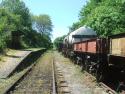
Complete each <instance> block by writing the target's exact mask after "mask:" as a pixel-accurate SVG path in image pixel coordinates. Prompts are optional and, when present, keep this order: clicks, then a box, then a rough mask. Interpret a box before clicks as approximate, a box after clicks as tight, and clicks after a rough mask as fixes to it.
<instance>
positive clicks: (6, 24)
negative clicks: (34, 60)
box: [0, 9, 20, 51]
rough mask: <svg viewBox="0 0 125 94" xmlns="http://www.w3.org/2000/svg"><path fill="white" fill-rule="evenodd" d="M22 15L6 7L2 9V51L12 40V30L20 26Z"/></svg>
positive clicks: (0, 29) (0, 41)
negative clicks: (10, 11) (7, 9)
mask: <svg viewBox="0 0 125 94" xmlns="http://www.w3.org/2000/svg"><path fill="white" fill-rule="evenodd" d="M19 19H20V16H18V15H14V14H12V13H9V12H8V11H6V10H5V9H0V51H2V50H3V49H4V48H6V46H8V45H9V43H10V42H11V32H10V31H12V30H15V29H16V28H17V27H18V26H20V23H19V21H20V20H19Z"/></svg>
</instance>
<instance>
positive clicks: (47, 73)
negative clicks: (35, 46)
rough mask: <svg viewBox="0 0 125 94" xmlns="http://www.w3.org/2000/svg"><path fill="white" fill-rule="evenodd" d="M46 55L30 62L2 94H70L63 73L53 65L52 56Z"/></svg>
mask: <svg viewBox="0 0 125 94" xmlns="http://www.w3.org/2000/svg"><path fill="white" fill-rule="evenodd" d="M47 55H49V57H48V56H47ZM47 55H45V56H43V58H45V60H41V58H42V57H40V58H39V59H38V60H37V61H36V63H34V64H32V65H31V66H30V67H29V68H28V69H27V71H26V72H25V73H24V74H23V75H22V76H21V77H20V78H19V79H18V80H17V81H15V83H14V84H12V85H11V86H10V87H9V88H8V89H7V90H5V91H4V92H3V94H70V90H69V87H68V84H67V82H66V80H65V79H64V76H63V73H62V72H61V70H60V69H59V68H58V67H57V66H56V65H55V60H54V56H52V55H51V54H49V53H48V54H47ZM47 57H48V58H47ZM45 63H46V64H45ZM50 63H51V64H50ZM43 64H44V65H43Z"/></svg>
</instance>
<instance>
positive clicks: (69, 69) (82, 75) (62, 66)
mask: <svg viewBox="0 0 125 94" xmlns="http://www.w3.org/2000/svg"><path fill="white" fill-rule="evenodd" d="M54 56H55V63H56V66H57V68H58V69H59V70H61V71H62V72H63V75H64V78H65V80H66V81H67V83H68V86H69V88H70V91H71V94H107V93H105V92H104V91H103V90H102V89H101V88H99V87H98V86H97V84H96V80H95V78H93V77H92V76H90V75H89V74H88V73H87V72H85V71H83V72H81V68H80V67H79V66H78V65H74V64H73V63H72V62H71V61H70V60H69V59H67V58H64V57H63V56H62V55H61V54H60V53H58V52H56V51H55V52H54Z"/></svg>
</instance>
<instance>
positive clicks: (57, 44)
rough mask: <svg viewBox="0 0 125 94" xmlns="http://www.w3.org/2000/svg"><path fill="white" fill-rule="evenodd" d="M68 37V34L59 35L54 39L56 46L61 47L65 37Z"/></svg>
mask: <svg viewBox="0 0 125 94" xmlns="http://www.w3.org/2000/svg"><path fill="white" fill-rule="evenodd" d="M65 37H66V35H64V36H62V37H57V38H56V39H55V40H54V46H55V47H56V48H59V46H60V44H61V43H63V39H64V38H65Z"/></svg>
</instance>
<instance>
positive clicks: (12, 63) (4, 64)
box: [0, 51, 32, 78]
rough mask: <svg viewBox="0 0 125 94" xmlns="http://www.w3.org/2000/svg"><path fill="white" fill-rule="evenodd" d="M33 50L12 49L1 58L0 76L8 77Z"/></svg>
mask: <svg viewBox="0 0 125 94" xmlns="http://www.w3.org/2000/svg"><path fill="white" fill-rule="evenodd" d="M31 52H32V51H11V52H9V53H7V54H6V55H5V56H4V57H2V59H1V60H0V78H7V77H8V76H9V75H10V74H11V73H12V72H13V71H14V70H15V68H16V67H17V66H18V65H19V64H20V63H21V61H22V60H23V59H24V58H25V57H27V56H28V55H29V54H30V53H31Z"/></svg>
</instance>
